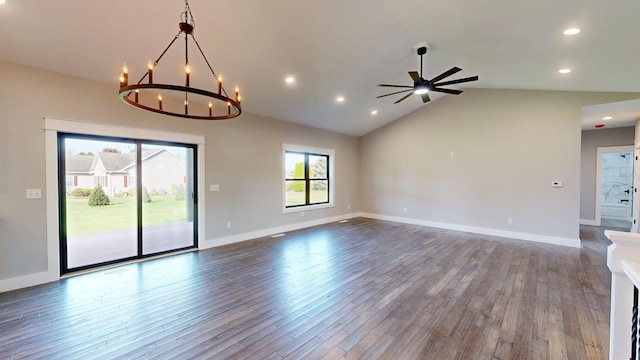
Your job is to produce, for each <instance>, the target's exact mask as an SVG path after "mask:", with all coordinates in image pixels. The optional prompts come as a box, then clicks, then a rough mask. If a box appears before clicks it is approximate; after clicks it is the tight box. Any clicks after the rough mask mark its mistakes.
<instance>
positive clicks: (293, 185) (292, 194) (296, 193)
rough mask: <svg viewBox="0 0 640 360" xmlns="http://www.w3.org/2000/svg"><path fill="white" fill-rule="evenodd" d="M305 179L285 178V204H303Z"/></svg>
mask: <svg viewBox="0 0 640 360" xmlns="http://www.w3.org/2000/svg"><path fill="white" fill-rule="evenodd" d="M305 197H306V191H305V181H304V180H287V181H286V192H285V206H295V205H304V204H305V201H306V200H305Z"/></svg>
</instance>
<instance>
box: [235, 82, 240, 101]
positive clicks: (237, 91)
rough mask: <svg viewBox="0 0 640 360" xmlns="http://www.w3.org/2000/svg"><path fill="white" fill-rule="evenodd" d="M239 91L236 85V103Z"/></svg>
mask: <svg viewBox="0 0 640 360" xmlns="http://www.w3.org/2000/svg"><path fill="white" fill-rule="evenodd" d="M239 92H240V89H238V85H236V101H238V96H239Z"/></svg>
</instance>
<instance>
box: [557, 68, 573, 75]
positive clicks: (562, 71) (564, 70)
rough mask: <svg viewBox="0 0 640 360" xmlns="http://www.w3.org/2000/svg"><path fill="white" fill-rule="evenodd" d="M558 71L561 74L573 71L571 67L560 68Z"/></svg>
mask: <svg viewBox="0 0 640 360" xmlns="http://www.w3.org/2000/svg"><path fill="white" fill-rule="evenodd" d="M558 72H559V73H560V74H568V73H570V72H571V69H560V70H558Z"/></svg>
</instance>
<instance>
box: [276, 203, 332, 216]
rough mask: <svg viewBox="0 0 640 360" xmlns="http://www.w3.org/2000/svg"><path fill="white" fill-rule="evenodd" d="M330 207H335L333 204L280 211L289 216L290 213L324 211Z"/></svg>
mask: <svg viewBox="0 0 640 360" xmlns="http://www.w3.org/2000/svg"><path fill="white" fill-rule="evenodd" d="M332 207H335V205H334V204H333V203H328V204H316V205H305V206H296V207H291V208H284V209H282V213H283V214H290V213H296V212H302V211H310V210H318V209H326V208H332Z"/></svg>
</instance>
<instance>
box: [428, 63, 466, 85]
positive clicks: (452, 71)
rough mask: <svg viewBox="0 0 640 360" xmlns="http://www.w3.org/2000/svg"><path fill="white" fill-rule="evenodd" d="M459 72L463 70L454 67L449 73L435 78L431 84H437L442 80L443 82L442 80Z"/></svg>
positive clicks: (446, 72)
mask: <svg viewBox="0 0 640 360" xmlns="http://www.w3.org/2000/svg"><path fill="white" fill-rule="evenodd" d="M458 71H462V69H460V68H459V67H457V66H454V67H452V68H451V69H449V70H447V71H445V72H443V73H442V74H440V75H438V76H436V77H434V78H433V79H431V80H430V81H429V82H430V83H432V84H434V83H437V82H438V81H440V80H442V79H444V78H446V77H449V76H451V75H453V74H455V73H457V72H458Z"/></svg>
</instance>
